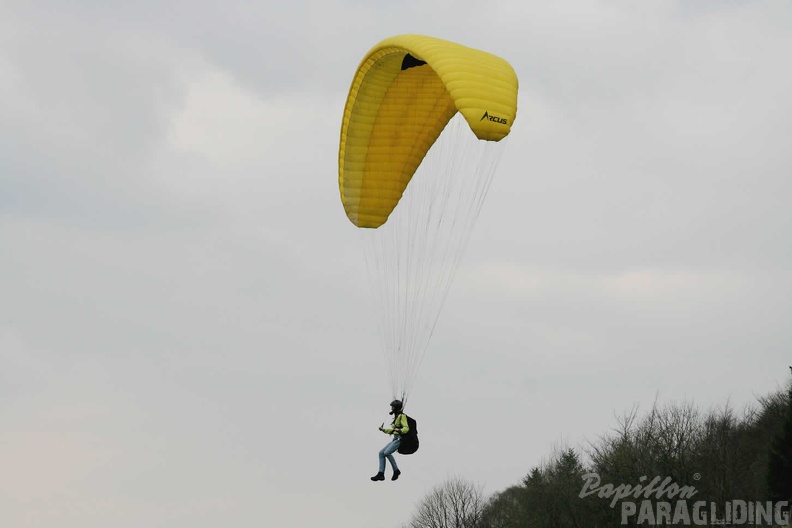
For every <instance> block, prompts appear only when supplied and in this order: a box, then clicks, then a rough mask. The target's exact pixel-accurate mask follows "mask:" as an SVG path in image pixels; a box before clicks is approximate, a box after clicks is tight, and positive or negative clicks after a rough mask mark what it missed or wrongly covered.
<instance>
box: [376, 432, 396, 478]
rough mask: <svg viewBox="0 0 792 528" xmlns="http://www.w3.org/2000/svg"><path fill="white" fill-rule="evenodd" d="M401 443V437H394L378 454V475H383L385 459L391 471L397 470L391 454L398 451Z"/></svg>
mask: <svg viewBox="0 0 792 528" xmlns="http://www.w3.org/2000/svg"><path fill="white" fill-rule="evenodd" d="M400 443H401V437H400V436H399V435H394V436H393V440H391V442H390V443H389V444H388V445H386V446H385V447H383V448H382V449H381V450H380V452H379V471H380V473H385V459H386V458H387V459H388V462H390V465H391V467H392V468H393V471H396V470H397V469H399V466H397V465H396V459H395V458H394V457H393V453H395V452H396V450H397V449H399V444H400Z"/></svg>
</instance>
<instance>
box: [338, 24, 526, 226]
mask: <svg viewBox="0 0 792 528" xmlns="http://www.w3.org/2000/svg"><path fill="white" fill-rule="evenodd" d="M408 54H409V55H411V56H412V57H414V58H415V59H417V60H418V61H423V62H425V63H426V64H420V62H415V61H412V62H410V61H409V59H408V62H407V63H406V64H405V66H406V67H405V69H403V68H402V63H403V61H404V60H405V57H406V56H407V55H408ZM412 64H418V65H414V66H412ZM457 112H460V113H461V114H462V115H463V116H464V118H465V120H466V121H467V123H468V125H469V126H470V129H471V131H472V132H473V133H474V134H475V135H476V137H478V138H479V139H482V140H487V141H500V140H501V139H502V138H504V137H505V136H506V135H508V134H509V131H510V130H511V125H512V123H513V122H514V119H515V117H516V114H517V76H516V74H515V73H514V70H513V69H512V67H511V66H510V65H509V63H508V62H506V61H505V60H503V59H501V58H499V57H496V56H495V55H492V54H490V53H486V52H484V51H479V50H475V49H472V48H468V47H465V46H462V45H459V44H455V43H453V42H449V41H446V40H441V39H436V38H433V37H426V36H422V35H400V36H396V37H392V38H389V39H386V40H383V41H382V42H380V43H379V44H377V45H376V46H375V47H374V48H372V49H371V51H369V53H368V55H366V57H365V58H364V59H363V61H362V62H361V63H360V66H359V67H358V70H357V73H356V74H355V77H354V79H353V81H352V86H351V88H350V90H349V96H348V98H347V102H346V108H345V109H344V117H343V121H342V125H341V142H340V146H339V152H338V184H339V189H340V192H341V201H342V203H343V204H344V210H345V211H346V214H347V216H348V217H349V219H350V220H351V221H352V223H353V224H355V225H356V226H358V227H369V228H376V227H379V226H381V225H382V224H384V223H385V221H386V220H387V219H388V216H389V215H390V213H391V212H392V211H393V209H394V208H395V207H396V204H397V203H398V202H399V199H400V198H401V196H402V194H403V193H404V190H405V188H406V187H407V184H408V183H409V182H410V179H411V178H412V176H413V174H414V173H415V171H416V169H417V168H418V166H419V165H420V164H421V161H422V160H423V158H424V156H425V155H426V153H427V152H428V151H429V149H430V148H431V146H432V145H433V144H434V142H435V140H436V139H437V138H438V136H439V135H440V133H441V132H442V131H443V128H444V127H445V126H446V124H447V123H448V121H449V120H450V119H451V118H452V117H453V116H454V114H456V113H457Z"/></svg>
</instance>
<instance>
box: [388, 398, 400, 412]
mask: <svg viewBox="0 0 792 528" xmlns="http://www.w3.org/2000/svg"><path fill="white" fill-rule="evenodd" d="M391 407H393V408H394V409H393V410H392V411H391V412H390V414H393V413H394V412H400V411H401V410H402V402H401V400H393V401H392V402H391Z"/></svg>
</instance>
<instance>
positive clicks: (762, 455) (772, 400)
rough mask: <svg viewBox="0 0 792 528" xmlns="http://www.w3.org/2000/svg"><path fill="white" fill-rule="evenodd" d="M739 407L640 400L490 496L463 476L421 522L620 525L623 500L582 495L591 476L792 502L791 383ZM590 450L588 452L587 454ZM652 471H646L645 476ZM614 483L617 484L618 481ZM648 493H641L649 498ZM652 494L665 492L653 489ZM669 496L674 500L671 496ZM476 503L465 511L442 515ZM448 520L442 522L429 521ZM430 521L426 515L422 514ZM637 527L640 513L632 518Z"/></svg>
mask: <svg viewBox="0 0 792 528" xmlns="http://www.w3.org/2000/svg"><path fill="white" fill-rule="evenodd" d="M758 403H759V404H758V406H754V407H749V408H747V409H746V410H745V411H744V412H743V413H737V412H736V411H735V410H734V409H732V407H731V406H730V405H729V404H728V403H727V404H726V405H724V406H723V407H722V408H717V409H712V410H710V411H707V412H703V411H701V410H699V409H697V408H696V407H695V406H694V405H693V404H692V403H690V402H682V403H671V404H666V405H659V404H658V403H657V402H655V404H654V405H653V406H652V408H651V409H650V410H649V411H648V412H647V413H644V414H643V415H640V414H639V412H638V409H637V408H633V409H631V410H630V411H629V412H627V413H625V414H624V415H623V416H621V417H619V418H618V419H617V425H616V427H615V428H614V429H613V430H612V431H611V432H610V433H608V434H605V435H603V436H602V437H600V438H599V439H598V440H597V441H596V442H591V443H590V444H589V445H588V446H587V449H586V450H585V452H579V451H576V450H575V449H572V448H565V449H560V450H557V451H555V452H554V453H553V454H552V455H551V456H550V457H549V458H548V459H547V460H546V461H545V462H543V463H541V464H539V465H538V466H536V467H533V468H531V469H530V471H529V472H528V474H527V475H526V476H525V478H524V479H523V481H522V482H521V483H520V484H518V485H515V486H511V487H509V488H506V489H505V490H503V491H500V492H498V493H495V494H494V495H493V496H491V497H490V498H489V500H484V499H483V498H482V497H481V496H480V495H479V494H478V491H477V490H478V489H477V488H475V487H474V486H473V485H472V484H470V483H465V482H464V481H459V480H456V481H453V482H449V483H446V485H445V486H444V487H441V488H438V489H436V490H434V491H433V492H432V493H431V494H430V495H429V496H428V497H427V498H426V499H425V500H424V502H423V503H422V505H421V507H420V508H419V513H422V514H423V515H416V516H415V517H414V518H413V523H412V524H411V526H412V527H414V528H422V527H425V526H426V527H432V528H446V527H452V526H453V527H464V528H568V527H572V528H576V527H579V528H584V527H597V526H600V527H604V526H620V525H623V524H622V519H621V511H620V505H619V504H612V500H611V498H609V497H607V493H605V492H603V494H602V496H600V494H599V493H598V492H597V491H595V492H594V493H590V494H587V495H585V494H583V493H581V492H582V490H583V485H584V483H585V482H586V481H587V478H590V477H591V474H593V473H596V474H597V475H598V479H599V480H598V486H597V487H598V488H599V490H600V491H602V490H603V487H606V488H607V486H608V485H611V486H612V487H616V486H619V485H631V486H636V485H639V484H641V483H642V484H644V485H646V484H648V483H649V482H650V481H651V480H652V479H653V478H655V477H660V479H665V478H669V479H670V481H672V482H674V483H676V484H677V485H679V486H686V487H688V488H689V489H690V490H693V491H695V493H696V494H695V500H696V501H706V502H714V503H716V504H725V503H726V501H732V500H735V499H739V500H744V501H770V500H772V501H783V500H788V501H792V384H791V385H790V390H789V393H788V394H785V393H783V392H779V393H775V394H770V395H768V396H765V397H762V398H759V400H758ZM584 455H585V456H586V458H585V459H584V458H583V456H584ZM642 477H643V478H642ZM611 489H612V488H611ZM645 498H646V497H643V496H641V497H640V498H638V499H625V500H644V499H645ZM649 500H652V501H655V502H656V501H657V500H660V499H658V498H657V497H654V496H649ZM665 500H667V499H665ZM460 503H464V504H465V505H466V506H467V507H469V508H470V507H471V505H474V506H473V507H472V509H470V510H469V511H470V512H472V513H470V514H466V516H464V518H460V517H457V518H454V517H453V516H451V515H445V516H444V517H443V516H442V515H438V512H441V513H442V512H453V511H460V510H459V508H458V506H459V504H460ZM437 519H441V520H442V521H443V522H439V523H438V522H434V523H430V522H428V521H430V520H434V521H436V520H437ZM421 521H423V522H421ZM630 523H632V525H635V520H634V517H633V518H632V519H628V525H630Z"/></svg>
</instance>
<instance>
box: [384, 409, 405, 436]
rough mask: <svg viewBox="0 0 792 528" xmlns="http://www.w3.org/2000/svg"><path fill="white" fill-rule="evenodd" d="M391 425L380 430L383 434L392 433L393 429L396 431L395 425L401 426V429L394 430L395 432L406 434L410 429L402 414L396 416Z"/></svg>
mask: <svg viewBox="0 0 792 528" xmlns="http://www.w3.org/2000/svg"><path fill="white" fill-rule="evenodd" d="M391 425H392V427H388V428H386V429H383V430H382V432H383V433H385V434H394V431H396V428H397V427H401V429H399V431H396V434H402V435H403V434H407V433H408V432H409V431H410V426H409V425H408V422H407V417H406V416H405V415H403V414H400V415H399V416H397V417H396V419H395V420H394V421H393V423H392V424H391Z"/></svg>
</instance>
